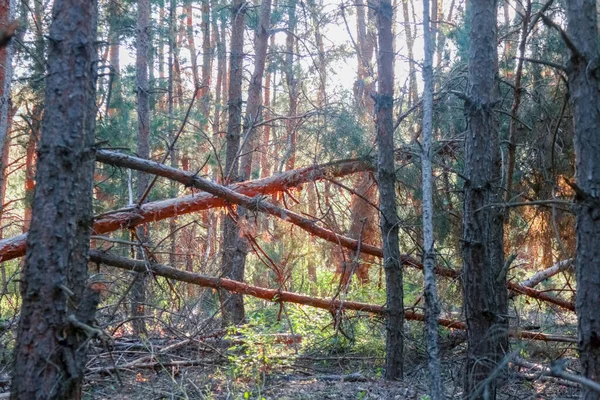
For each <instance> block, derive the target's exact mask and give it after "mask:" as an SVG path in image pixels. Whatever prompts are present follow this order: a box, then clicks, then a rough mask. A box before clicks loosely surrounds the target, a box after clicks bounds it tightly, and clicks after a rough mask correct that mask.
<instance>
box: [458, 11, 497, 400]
mask: <svg viewBox="0 0 600 400" xmlns="http://www.w3.org/2000/svg"><path fill="white" fill-rule="evenodd" d="M496 7H497V2H496V0H472V1H471V11H470V18H471V19H470V25H471V27H470V33H469V37H470V42H471V45H470V49H469V67H468V89H467V98H468V100H467V101H466V103H465V114H466V117H467V125H468V127H467V132H466V137H465V169H464V175H465V177H466V182H465V186H464V208H463V245H462V255H463V304H464V308H465V317H466V321H467V327H468V329H467V332H468V336H467V361H466V369H465V386H464V389H465V390H464V393H465V396H470V395H471V393H473V391H475V390H478V389H480V385H487V388H486V389H485V390H484V391H480V393H482V394H481V395H480V396H479V397H477V398H483V396H484V394H483V393H486V394H487V395H488V396H489V398H491V399H493V398H495V396H496V379H487V378H488V377H489V375H490V374H491V373H492V371H494V370H495V369H496V367H497V366H498V364H499V362H500V361H501V359H502V358H503V357H504V354H505V352H506V351H507V349H508V335H507V333H508V318H507V311H508V297H507V291H506V269H505V268H504V247H503V211H502V210H501V209H500V208H498V207H489V205H490V204H493V203H499V202H501V201H502V190H501V181H502V176H501V175H502V173H501V164H500V145H499V137H498V122H497V120H496V118H495V115H494V111H493V108H494V106H495V104H496V102H497V82H496V75H497V73H498V64H497V27H496V13H497V8H496Z"/></svg>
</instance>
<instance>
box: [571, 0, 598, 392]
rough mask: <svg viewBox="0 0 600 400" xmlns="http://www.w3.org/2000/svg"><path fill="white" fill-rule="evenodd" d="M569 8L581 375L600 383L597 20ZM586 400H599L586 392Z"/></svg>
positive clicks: (590, 8) (592, 11)
mask: <svg viewBox="0 0 600 400" xmlns="http://www.w3.org/2000/svg"><path fill="white" fill-rule="evenodd" d="M566 6H567V19H568V25H567V34H568V37H569V38H570V39H571V41H572V43H571V44H570V46H569V47H570V50H571V58H570V61H569V65H568V76H569V98H570V100H571V106H572V109H573V124H574V126H575V155H576V173H575V177H576V180H577V188H578V189H577V190H576V195H575V203H576V208H575V210H576V217H577V260H576V266H577V322H578V328H579V357H580V359H581V366H582V368H583V374H584V375H585V376H586V377H587V378H589V379H592V380H594V381H596V382H598V381H599V380H600V308H599V307H598V304H600V278H599V276H600V255H599V254H598V243H599V242H600V135H599V134H598V129H599V128H600V89H599V87H600V86H599V84H600V78H599V74H598V69H599V63H598V60H599V57H600V54H599V51H598V44H597V39H598V20H597V18H598V17H597V14H596V13H597V10H596V2H595V1H594V0H572V1H568V2H567V3H566ZM581 398H582V399H586V400H592V399H594V400H597V399H600V393H597V392H593V391H592V390H590V389H588V388H583V394H582V397H581Z"/></svg>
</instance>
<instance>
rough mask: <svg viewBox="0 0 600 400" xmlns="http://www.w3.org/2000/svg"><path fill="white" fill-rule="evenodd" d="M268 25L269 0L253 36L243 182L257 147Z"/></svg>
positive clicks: (250, 172)
mask: <svg viewBox="0 0 600 400" xmlns="http://www.w3.org/2000/svg"><path fill="white" fill-rule="evenodd" d="M270 25H271V0H263V1H262V2H261V6H260V16H259V19H258V26H257V28H256V33H255V36H254V49H255V55H254V73H253V74H252V78H251V80H250V87H249V88H248V99H247V102H246V117H245V119H244V138H243V143H242V149H241V156H240V157H241V158H240V173H239V177H240V179H241V180H244V181H245V180H248V179H250V177H251V175H252V166H253V160H254V153H255V151H256V147H257V128H255V125H256V124H257V123H259V122H261V121H262V88H263V75H264V72H265V64H266V61H267V47H268V44H269V27H270Z"/></svg>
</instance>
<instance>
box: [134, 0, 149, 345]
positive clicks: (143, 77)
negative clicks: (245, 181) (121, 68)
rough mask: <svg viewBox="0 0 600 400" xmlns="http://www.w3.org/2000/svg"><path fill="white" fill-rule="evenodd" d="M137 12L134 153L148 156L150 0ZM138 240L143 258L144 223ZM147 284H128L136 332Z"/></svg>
mask: <svg viewBox="0 0 600 400" xmlns="http://www.w3.org/2000/svg"><path fill="white" fill-rule="evenodd" d="M137 4H138V13H137V28H136V29H137V38H136V59H135V70H136V85H137V90H136V92H137V102H138V105H137V107H138V109H137V114H138V147H137V155H138V157H141V158H150V110H149V107H150V99H149V91H150V87H149V85H148V48H149V41H150V37H149V32H150V0H140V1H138V3H137ZM149 182H150V176H149V175H148V174H145V173H141V172H138V174H137V186H136V196H137V198H138V200H140V199H142V197H143V196H144V193H145V191H146V188H147V187H148V183H149ZM136 232H137V237H138V240H140V241H141V242H142V243H141V244H140V245H139V246H138V248H137V249H136V258H137V259H138V260H144V259H145V258H146V255H145V254H144V252H145V250H144V248H143V244H144V242H146V240H147V238H148V232H147V225H142V226H140V227H138V228H137V229H136ZM146 286H147V274H144V273H140V274H137V275H136V276H135V277H134V282H133V284H132V287H131V299H132V303H131V314H132V317H133V321H132V325H133V331H134V333H135V334H136V335H146V334H147V330H146V321H145V320H144V317H145V314H146V312H145V304H146Z"/></svg>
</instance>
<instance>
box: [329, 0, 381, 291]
mask: <svg viewBox="0 0 600 400" xmlns="http://www.w3.org/2000/svg"><path fill="white" fill-rule="evenodd" d="M365 10H368V21H369V22H368V23H367V20H366V17H365ZM374 18H375V15H374V9H373V8H372V7H368V6H367V5H365V3H364V2H363V0H358V1H357V2H356V26H357V32H358V35H357V47H358V49H357V54H356V56H357V61H358V63H357V64H358V70H357V80H356V82H355V83H354V96H355V102H356V105H357V106H356V109H357V112H358V115H359V118H360V120H361V122H363V123H366V124H369V125H370V124H372V120H373V116H372V112H373V105H374V103H373V99H372V97H371V93H372V92H373V88H374V84H375V81H376V80H375V72H374V71H373V52H374V49H375V41H376V33H375V32H373V30H374V29H375V28H374V26H375V25H376V22H375V21H373V20H374ZM368 131H370V130H367V132H368ZM354 191H355V192H356V194H355V195H353V196H352V199H351V201H350V221H351V222H350V229H349V230H348V236H349V237H351V238H353V239H357V240H358V239H360V240H361V241H363V242H365V243H369V244H374V243H373V242H374V239H375V237H376V232H377V231H378V227H377V209H376V208H375V207H373V206H372V202H369V201H365V200H364V198H366V199H372V200H373V201H376V200H375V199H376V197H377V194H376V187H375V181H374V179H373V176H372V174H371V173H370V172H365V173H361V174H360V175H359V177H358V180H357V181H356V184H355V186H354ZM347 260H353V261H352V262H348V261H347ZM372 262H373V259H372V257H368V256H365V255H358V256H357V255H354V254H352V253H350V252H346V256H345V257H344V260H339V261H338V262H337V268H338V272H339V273H341V279H340V283H341V285H342V287H344V288H346V289H348V288H349V283H350V280H351V279H352V275H353V274H354V273H356V275H357V277H358V279H359V280H360V282H361V283H368V282H369V267H370V266H371V264H372Z"/></svg>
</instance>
